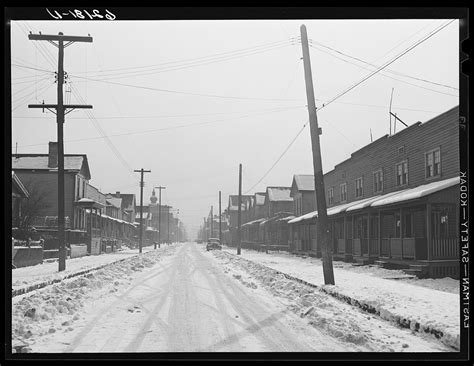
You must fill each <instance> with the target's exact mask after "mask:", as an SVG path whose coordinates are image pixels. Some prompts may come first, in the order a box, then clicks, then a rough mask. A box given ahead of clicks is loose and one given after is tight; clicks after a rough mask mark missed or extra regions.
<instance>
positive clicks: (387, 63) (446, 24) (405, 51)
mask: <svg viewBox="0 0 474 366" xmlns="http://www.w3.org/2000/svg"><path fill="white" fill-rule="evenodd" d="M452 22H454V20H451V21H449V22H447V23H445V24H443V25H441V26H440V27H438V28H436V29H435V30H433V31H432V32H430V33H429V34H428V35H426V36H424V37H423V38H422V39H420V40H418V41H417V42H416V43H415V44H413V45H411V46H410V47H408V48H407V49H405V50H404V51H402V52H401V53H399V54H398V55H397V56H395V57H393V58H392V59H391V60H389V61H388V62H386V63H385V64H384V65H382V66H380V67H379V68H378V69H377V70H374V71H372V72H371V73H370V74H368V75H366V76H365V77H363V78H362V79H361V80H359V81H358V82H356V83H355V84H353V85H352V86H350V87H349V88H347V89H345V90H344V91H342V92H340V93H338V94H337V95H336V96H334V97H333V98H331V99H329V100H328V101H327V102H325V103H323V105H322V106H321V107H320V108H319V110H321V109H323V108H326V107H327V106H328V105H329V104H331V103H333V102H334V101H335V100H337V99H339V98H340V97H342V96H343V95H345V94H347V93H348V92H349V91H351V90H352V89H354V88H356V87H357V86H359V85H360V84H362V83H363V82H365V81H366V80H368V79H369V78H371V77H372V76H374V75H375V74H377V73H378V72H380V71H382V70H383V69H384V68H386V67H387V66H389V65H391V64H392V63H394V62H395V61H396V60H398V59H399V58H400V57H402V56H404V55H405V54H407V53H408V52H410V51H411V50H412V49H414V48H415V47H417V46H419V45H420V44H422V43H423V42H425V41H426V40H428V39H429V38H431V37H432V36H434V35H435V34H437V33H438V32H440V31H441V30H443V29H444V28H446V27H447V26H448V25H449V24H451V23H452Z"/></svg>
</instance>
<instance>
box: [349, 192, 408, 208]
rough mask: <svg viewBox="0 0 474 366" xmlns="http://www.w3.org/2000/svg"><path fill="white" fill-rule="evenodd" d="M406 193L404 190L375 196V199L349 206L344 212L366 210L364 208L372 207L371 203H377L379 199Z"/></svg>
mask: <svg viewBox="0 0 474 366" xmlns="http://www.w3.org/2000/svg"><path fill="white" fill-rule="evenodd" d="M405 191H407V189H404V190H402V191H397V192H390V193H387V194H384V195H378V196H375V197H372V198H370V199H368V200H363V202H360V203H357V204H355V205H353V206H350V207H349V208H348V209H347V210H346V212H351V211H356V210H361V209H363V208H366V207H369V206H371V205H372V203H374V202H375V201H378V200H379V199H381V198H386V197H390V196H393V195H395V194H398V193H400V192H405Z"/></svg>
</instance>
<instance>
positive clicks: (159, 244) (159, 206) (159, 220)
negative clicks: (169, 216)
mask: <svg viewBox="0 0 474 366" xmlns="http://www.w3.org/2000/svg"><path fill="white" fill-rule="evenodd" d="M155 188H158V189H159V190H160V193H159V200H158V248H161V190H162V189H166V187H162V186H158V187H155ZM155 249H156V243H155Z"/></svg>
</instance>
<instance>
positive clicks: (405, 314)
mask: <svg viewBox="0 0 474 366" xmlns="http://www.w3.org/2000/svg"><path fill="white" fill-rule="evenodd" d="M223 251H224V252H227V253H229V254H232V255H235V260H238V259H239V258H242V259H244V260H250V261H252V262H255V263H259V264H261V265H264V266H267V267H270V268H272V269H274V270H276V271H278V272H281V273H284V274H287V275H290V276H293V277H296V278H298V279H300V280H303V281H306V282H308V283H310V284H313V285H315V286H316V287H318V288H319V289H321V290H322V291H324V292H326V293H328V294H331V295H332V296H334V297H336V298H338V299H340V300H343V301H346V302H349V303H351V304H353V305H356V306H359V307H361V308H363V309H364V310H368V311H369V312H372V313H375V314H377V315H379V316H380V317H382V318H383V319H386V320H388V321H391V322H395V323H397V324H399V325H401V326H404V327H409V328H410V329H411V330H412V331H417V332H420V333H431V334H433V335H434V336H435V337H436V338H439V339H440V340H441V341H442V342H443V343H444V344H446V345H448V346H451V347H453V348H455V349H458V350H459V347H460V331H459V330H460V318H459V303H460V297H459V281H457V280H454V279H451V278H444V279H436V280H435V279H426V280H423V279H414V278H409V277H407V276H405V275H404V273H403V272H402V271H398V270H386V269H382V268H378V267H377V266H360V267H359V266H352V265H351V264H349V263H344V262H338V261H334V262H333V266H334V276H335V282H336V285H334V286H331V285H324V277H323V269H322V262H321V259H318V258H312V257H300V256H295V255H293V254H288V253H285V252H270V253H269V254H266V253H261V252H256V251H253V250H245V249H243V250H242V251H241V255H240V256H236V249H235V248H226V247H224V248H223ZM256 273H258V271H257V272H255V271H254V273H252V274H253V275H255V274H256Z"/></svg>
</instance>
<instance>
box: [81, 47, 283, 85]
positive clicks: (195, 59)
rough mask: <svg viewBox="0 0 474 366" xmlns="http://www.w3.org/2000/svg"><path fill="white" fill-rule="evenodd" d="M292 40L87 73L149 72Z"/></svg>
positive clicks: (259, 48)
mask: <svg viewBox="0 0 474 366" xmlns="http://www.w3.org/2000/svg"><path fill="white" fill-rule="evenodd" d="M291 42H292V40H291V39H290V40H281V41H275V42H269V43H265V44H261V45H257V46H253V47H246V48H242V49H237V50H233V51H227V52H221V53H217V54H213V55H208V56H201V57H194V58H189V59H184V60H176V61H168V62H162V63H158V64H152V65H147V66H134V67H124V68H116V69H108V70H107V69H105V70H104V69H102V70H98V71H89V72H88V73H89V74H91V73H92V74H97V76H99V75H101V74H103V73H111V72H112V73H113V72H116V71H123V70H132V71H125V72H124V73H127V72H149V71H151V70H155V69H159V68H163V67H175V66H182V65H179V64H183V63H184V64H188V63H191V62H202V61H208V60H209V59H211V60H212V59H216V58H219V57H225V56H231V55H232V54H240V53H242V52H251V51H255V50H261V49H265V48H268V47H275V46H280V45H286V43H288V44H291ZM165 65H170V66H165ZM135 69H149V70H142V71H140V70H135Z"/></svg>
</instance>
